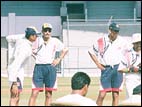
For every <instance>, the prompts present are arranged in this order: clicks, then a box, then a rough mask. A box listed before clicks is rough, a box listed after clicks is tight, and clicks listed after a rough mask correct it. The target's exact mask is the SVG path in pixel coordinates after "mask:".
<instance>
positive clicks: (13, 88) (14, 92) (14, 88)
mask: <svg viewBox="0 0 142 107" xmlns="http://www.w3.org/2000/svg"><path fill="white" fill-rule="evenodd" d="M10 91H11V96H12V97H13V98H14V97H17V96H18V85H17V83H13V84H12V86H11V90H10Z"/></svg>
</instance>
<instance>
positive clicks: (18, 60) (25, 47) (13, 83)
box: [6, 26, 38, 106]
mask: <svg viewBox="0 0 142 107" xmlns="http://www.w3.org/2000/svg"><path fill="white" fill-rule="evenodd" d="M37 36H38V31H37V29H36V28H35V27H33V26H30V27H27V28H26V30H25V38H23V39H19V40H17V42H16V44H15V48H14V51H13V54H12V57H11V59H10V63H9V65H8V80H9V83H10V94H11V95H10V101H9V105H10V106H18V105H19V100H20V92H21V91H22V89H23V81H24V68H23V67H24V64H25V63H26V61H27V59H28V58H29V57H30V56H31V55H32V42H34V41H35V40H36V38H37ZM6 39H7V41H13V40H12V39H14V38H13V37H11V36H7V37H6Z"/></svg>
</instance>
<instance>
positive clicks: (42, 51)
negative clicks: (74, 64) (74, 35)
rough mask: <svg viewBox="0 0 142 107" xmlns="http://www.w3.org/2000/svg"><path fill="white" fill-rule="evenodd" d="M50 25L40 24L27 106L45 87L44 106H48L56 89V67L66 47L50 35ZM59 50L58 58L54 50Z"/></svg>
mask: <svg viewBox="0 0 142 107" xmlns="http://www.w3.org/2000/svg"><path fill="white" fill-rule="evenodd" d="M51 32H52V25H51V24H50V23H44V24H43V25H42V33H43V35H42V37H41V38H39V40H38V48H37V49H35V51H34V55H35V58H36V64H35V67H34V72H33V84H32V93H31V97H30V100H29V106H34V105H35V102H36V98H37V96H38V93H39V92H41V91H43V90H44V89H45V106H49V105H50V103H51V99H52V91H53V90H56V89H57V87H55V86H56V71H57V70H56V68H55V66H56V65H58V64H59V63H60V62H61V60H62V59H63V58H64V56H65V55H66V54H67V52H68V49H67V48H66V47H65V46H64V44H63V43H62V42H61V41H60V40H59V39H57V38H53V37H52V36H51ZM57 51H58V52H61V53H60V57H59V58H55V53H56V52H57Z"/></svg>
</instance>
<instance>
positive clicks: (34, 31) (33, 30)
mask: <svg viewBox="0 0 142 107" xmlns="http://www.w3.org/2000/svg"><path fill="white" fill-rule="evenodd" d="M25 33H26V34H25V35H26V37H27V38H29V37H30V35H36V36H38V35H40V33H39V32H38V31H37V29H36V28H35V27H27V28H26V30H25Z"/></svg>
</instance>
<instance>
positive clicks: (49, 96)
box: [45, 90, 52, 106]
mask: <svg viewBox="0 0 142 107" xmlns="http://www.w3.org/2000/svg"><path fill="white" fill-rule="evenodd" d="M51 101H52V91H47V90H46V91H45V106H50V104H51Z"/></svg>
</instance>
